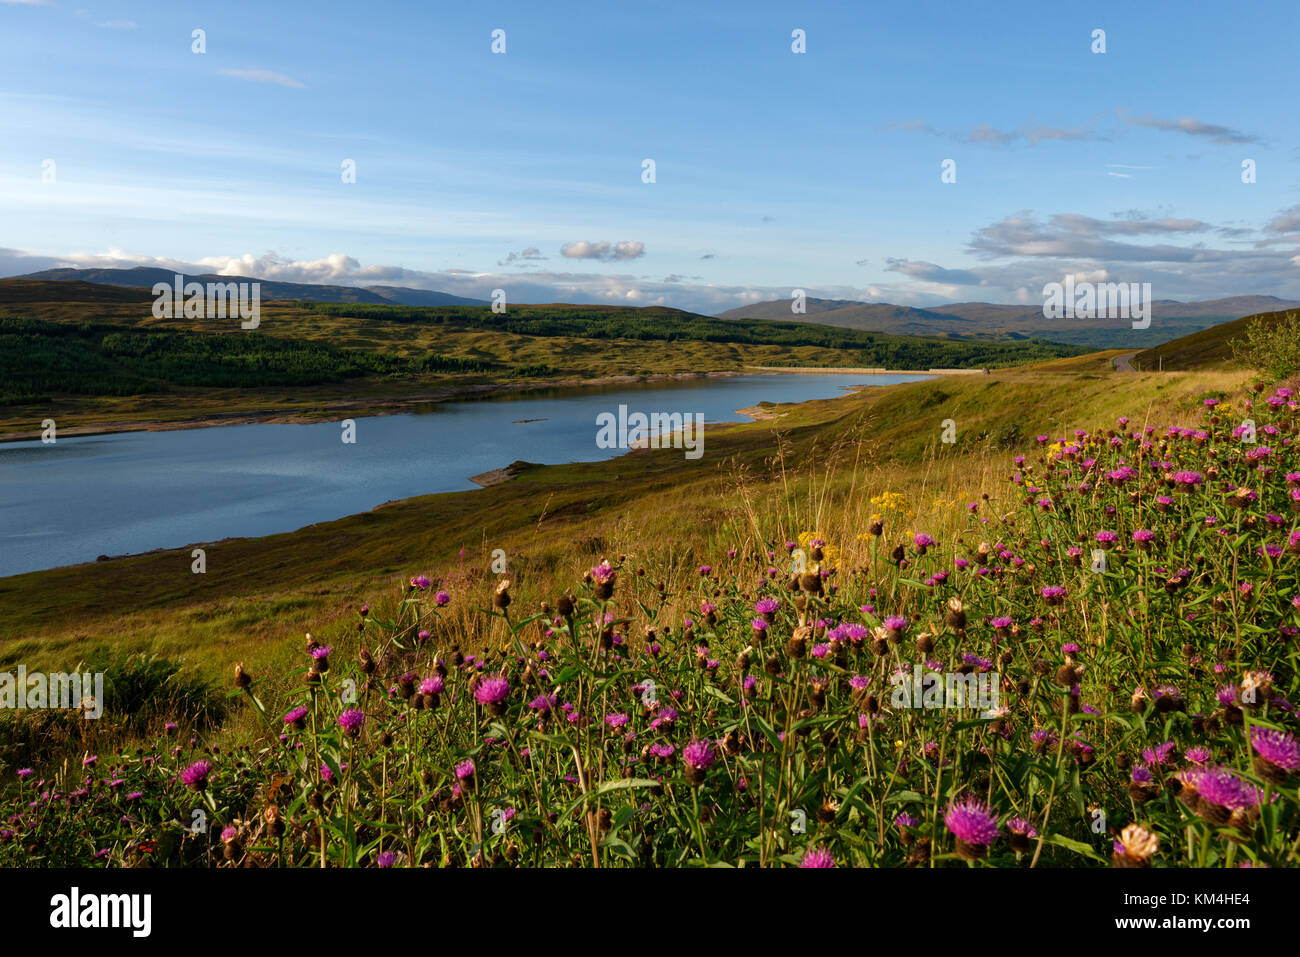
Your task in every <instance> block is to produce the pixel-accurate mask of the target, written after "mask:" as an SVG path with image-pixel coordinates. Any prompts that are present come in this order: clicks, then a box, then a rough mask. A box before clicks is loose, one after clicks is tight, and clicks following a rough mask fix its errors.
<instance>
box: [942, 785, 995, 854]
mask: <svg viewBox="0 0 1300 957" xmlns="http://www.w3.org/2000/svg"><path fill="white" fill-rule="evenodd" d="M943 823H944V824H945V825H947V827H948V830H949V831H951V832H952V835H953V837H955V838H957V840H958V842H959V844H966V845H969V846H970V847H971V848H987V847H988V846H989V845H990V844H992V843H993V842H994V841H996V840H997V838H998V817H997V815H996V814H994V813H993V809H992V808H990V807H989V806H988V805H987V804H984V803H983V802H982V801H980V800H979V799H978V798H976V797H974V796H970V797H967V798H964V799H962V800H960V801H953V802H950V803H949V804H948V810H947V812H946V813H945V814H944V816H943Z"/></svg>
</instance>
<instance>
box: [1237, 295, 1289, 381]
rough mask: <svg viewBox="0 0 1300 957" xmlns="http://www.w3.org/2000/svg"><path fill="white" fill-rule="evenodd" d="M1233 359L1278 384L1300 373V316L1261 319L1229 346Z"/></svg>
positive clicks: (1275, 314) (1271, 315) (1276, 314)
mask: <svg viewBox="0 0 1300 957" xmlns="http://www.w3.org/2000/svg"><path fill="white" fill-rule="evenodd" d="M1230 344H1231V346H1232V354H1233V357H1234V358H1235V359H1236V360H1237V361H1238V362H1240V363H1241V364H1242V365H1245V366H1249V367H1250V368H1253V369H1258V370H1260V371H1261V372H1263V373H1264V374H1265V375H1267V376H1268V377H1269V378H1270V379H1271V380H1273V381H1275V382H1277V381H1281V380H1282V379H1286V378H1289V377H1290V376H1293V375H1295V374H1296V373H1297V372H1300V312H1288V313H1285V314H1278V313H1273V314H1270V315H1265V316H1259V317H1258V318H1256V319H1253V320H1251V322H1250V323H1249V324H1248V325H1247V326H1246V333H1245V335H1244V336H1243V337H1242V338H1240V339H1234V340H1232V342H1231V343H1230Z"/></svg>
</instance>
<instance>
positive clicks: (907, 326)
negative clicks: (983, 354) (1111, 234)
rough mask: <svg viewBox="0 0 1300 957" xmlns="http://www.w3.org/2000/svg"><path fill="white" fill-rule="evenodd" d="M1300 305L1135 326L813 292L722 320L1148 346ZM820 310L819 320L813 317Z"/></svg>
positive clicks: (1165, 308)
mask: <svg viewBox="0 0 1300 957" xmlns="http://www.w3.org/2000/svg"><path fill="white" fill-rule="evenodd" d="M1296 307H1300V303H1297V302H1290V301H1287V300H1285V299H1278V298H1276V297H1275V296H1233V297H1230V298H1226V299H1212V300H1207V301H1204V302H1178V301H1177V300H1174V299H1159V300H1156V301H1155V302H1153V303H1152V305H1151V313H1152V321H1151V326H1150V328H1147V329H1134V328H1133V325H1132V322H1131V320H1128V319H1048V318H1046V317H1045V316H1044V315H1043V307H1042V305H1041V304H1033V305H1023V306H1022V305H1006V304H1001V303H988V302H956V303H948V304H946V305H942V306H932V307H930V308H927V309H919V308H914V307H911V306H898V305H894V304H892V303H873V302H847V303H846V302H845V301H844V300H840V299H809V300H807V313H806V315H805V316H796V315H793V314H791V312H790V300H789V299H777V300H773V301H770V302H760V303H754V304H753V305H750V306H742V307H741V308H739V309H730V310H728V311H726V312H723V313H720V314H719V316H718V318H720V319H729V320H736V319H757V318H763V319H782V320H785V321H787V322H789V321H796V322H797V321H815V322H817V323H819V324H821V325H828V326H842V327H844V328H848V329H861V330H865V331H871V332H885V333H890V334H894V335H922V336H947V337H950V338H957V339H994V340H1007V339H1026V338H1040V339H1047V340H1051V341H1053V342H1066V343H1073V344H1076V345H1086V346H1092V347H1094V348H1098V349H1122V348H1125V347H1130V346H1131V347H1133V348H1143V347H1150V346H1155V345H1158V344H1159V343H1162V342H1167V341H1168V340H1170V339H1171V338H1175V337H1178V336H1181V335H1185V334H1188V333H1193V332H1198V331H1200V330H1202V329H1205V328H1208V327H1210V326H1213V325H1215V324H1216V323H1221V322H1227V321H1229V320H1233V319H1237V318H1239V317H1241V316H1246V315H1253V314H1258V313H1262V312H1273V311H1276V310H1279V309H1290V308H1296ZM812 316H815V317H816V318H815V320H814V319H811V318H810V317H812Z"/></svg>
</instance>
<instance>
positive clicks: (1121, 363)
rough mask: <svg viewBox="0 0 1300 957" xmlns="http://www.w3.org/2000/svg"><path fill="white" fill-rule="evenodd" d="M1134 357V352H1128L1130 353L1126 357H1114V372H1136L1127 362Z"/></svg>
mask: <svg viewBox="0 0 1300 957" xmlns="http://www.w3.org/2000/svg"><path fill="white" fill-rule="evenodd" d="M1135 355H1137V353H1136V352H1130V353H1129V354H1128V355H1126V356H1116V357H1115V371H1116V372H1136V371H1137V370H1136V369H1134V368H1133V366H1132V365H1131V364H1130V363H1129V360H1130V359H1132V358H1133V357H1134V356H1135Z"/></svg>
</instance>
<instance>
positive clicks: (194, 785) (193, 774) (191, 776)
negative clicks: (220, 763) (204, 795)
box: [181, 761, 212, 791]
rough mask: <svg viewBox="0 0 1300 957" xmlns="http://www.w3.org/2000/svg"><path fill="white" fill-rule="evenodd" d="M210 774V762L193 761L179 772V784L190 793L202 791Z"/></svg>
mask: <svg viewBox="0 0 1300 957" xmlns="http://www.w3.org/2000/svg"><path fill="white" fill-rule="evenodd" d="M211 773H212V762H211V761H195V762H194V763H193V764H191V765H190V766H189V767H188V768H186V769H185V770H184V771H182V772H181V783H182V784H184V785H185V786H186V787H187V788H189V789H190V790H192V791H202V790H203V788H204V787H205V786H206V785H207V783H208V775H209V774H211Z"/></svg>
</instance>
